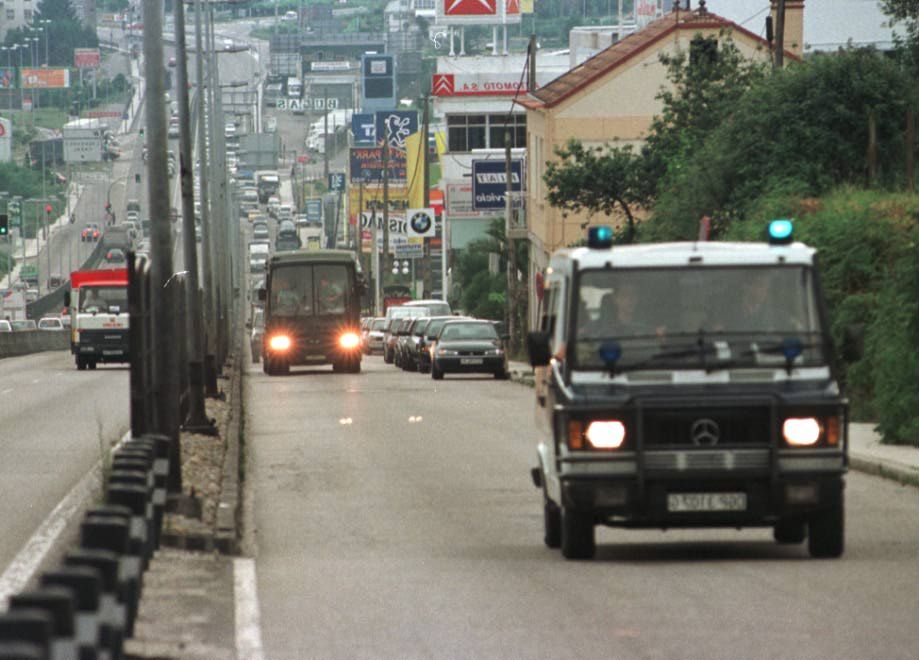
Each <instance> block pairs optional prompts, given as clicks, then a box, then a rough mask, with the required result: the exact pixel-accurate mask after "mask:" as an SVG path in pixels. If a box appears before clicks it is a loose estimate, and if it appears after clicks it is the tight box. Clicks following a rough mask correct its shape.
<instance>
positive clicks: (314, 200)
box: [306, 197, 322, 223]
mask: <svg viewBox="0 0 919 660" xmlns="http://www.w3.org/2000/svg"><path fill="white" fill-rule="evenodd" d="M306 219H307V220H308V221H309V222H311V223H318V222H322V199H321V198H319V197H311V198H310V199H308V200H306Z"/></svg>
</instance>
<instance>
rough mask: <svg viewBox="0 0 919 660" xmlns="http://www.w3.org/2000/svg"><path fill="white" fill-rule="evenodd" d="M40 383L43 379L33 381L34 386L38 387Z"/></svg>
mask: <svg viewBox="0 0 919 660" xmlns="http://www.w3.org/2000/svg"><path fill="white" fill-rule="evenodd" d="M40 382H41V378H36V379H35V380H33V381H32V384H33V385H38V384H39V383H40Z"/></svg>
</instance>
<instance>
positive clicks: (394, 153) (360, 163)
mask: <svg viewBox="0 0 919 660" xmlns="http://www.w3.org/2000/svg"><path fill="white" fill-rule="evenodd" d="M350 161H351V168H350V172H351V182H352V183H382V182H383V149H382V148H381V147H352V148H351V158H350ZM387 169H388V170H389V180H390V181H400V182H404V181H405V178H406V172H407V169H408V163H407V162H406V158H405V152H404V151H398V150H390V152H389V167H388V168H387Z"/></svg>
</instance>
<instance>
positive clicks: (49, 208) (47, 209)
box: [45, 204, 54, 215]
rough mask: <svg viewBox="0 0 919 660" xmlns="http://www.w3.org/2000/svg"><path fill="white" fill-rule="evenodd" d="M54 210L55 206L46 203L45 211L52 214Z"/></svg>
mask: <svg viewBox="0 0 919 660" xmlns="http://www.w3.org/2000/svg"><path fill="white" fill-rule="evenodd" d="M53 210H54V208H53V207H52V206H51V205H50V204H45V213H47V214H48V215H51V211H53Z"/></svg>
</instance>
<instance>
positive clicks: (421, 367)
mask: <svg viewBox="0 0 919 660" xmlns="http://www.w3.org/2000/svg"><path fill="white" fill-rule="evenodd" d="M502 326H503V324H501V323H499V322H495V321H489V320H483V319H475V318H471V317H467V316H412V317H402V318H384V317H371V318H366V319H364V321H363V322H362V325H361V331H362V339H363V350H364V353H365V354H366V355H372V354H381V355H382V356H383V361H384V362H385V363H387V364H394V365H395V366H397V367H399V368H401V369H403V370H404V371H417V372H418V373H422V374H426V373H430V374H431V378H433V379H434V380H440V379H442V378H443V377H444V376H445V375H446V374H450V373H488V374H492V375H494V377H495V378H497V379H499V380H505V379H507V378H509V377H510V372H509V371H508V356H507V350H506V340H507V337H506V336H505V335H502V334H501V331H502Z"/></svg>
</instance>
